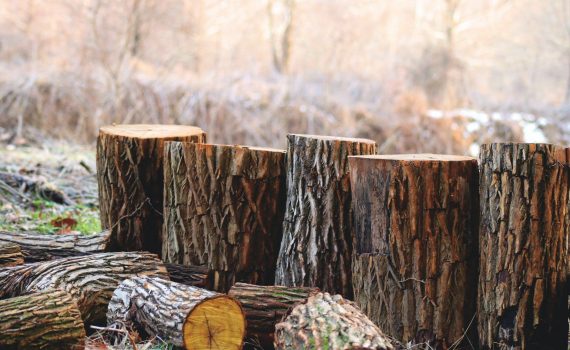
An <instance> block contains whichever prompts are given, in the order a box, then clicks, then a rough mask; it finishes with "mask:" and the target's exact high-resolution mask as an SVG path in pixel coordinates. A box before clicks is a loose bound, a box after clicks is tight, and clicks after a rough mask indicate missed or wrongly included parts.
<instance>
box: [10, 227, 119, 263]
mask: <svg viewBox="0 0 570 350" xmlns="http://www.w3.org/2000/svg"><path fill="white" fill-rule="evenodd" d="M110 234H111V233H110V231H104V232H101V233H98V234H94V235H88V236H87V235H81V234H65V235H46V234H41V233H16V232H3V231H0V242H4V243H12V244H17V245H19V246H20V247H21V249H22V253H23V254H24V260H25V261H26V262H37V261H46V260H53V259H59V258H64V257H70V256H81V255H87V254H93V253H102V252H105V251H108V250H109V249H110Z"/></svg>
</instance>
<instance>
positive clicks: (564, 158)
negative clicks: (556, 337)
mask: <svg viewBox="0 0 570 350" xmlns="http://www.w3.org/2000/svg"><path fill="white" fill-rule="evenodd" d="M557 152H558V153H557V156H558V158H559V159H560V162H561V163H562V164H563V166H564V170H565V171H566V181H567V183H568V185H567V190H568V197H567V205H566V218H565V223H566V224H565V225H564V229H565V230H566V284H567V285H568V283H570V257H569V256H568V253H569V251H568V245H569V244H570V238H569V237H568V234H570V147H566V148H564V147H561V148H560V149H559V150H557ZM566 292H567V293H568V295H569V296H570V287H568V286H567V287H566ZM568 300H569V302H570V298H569V299H568ZM568 310H569V314H568V317H569V318H570V309H568ZM568 339H569V340H570V337H569V338H568Z"/></svg>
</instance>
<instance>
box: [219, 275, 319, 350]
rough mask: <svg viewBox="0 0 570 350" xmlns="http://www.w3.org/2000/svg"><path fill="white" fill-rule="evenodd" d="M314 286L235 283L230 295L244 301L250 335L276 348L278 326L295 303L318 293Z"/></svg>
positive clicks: (263, 345) (242, 303)
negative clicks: (276, 327) (275, 338)
mask: <svg viewBox="0 0 570 350" xmlns="http://www.w3.org/2000/svg"><path fill="white" fill-rule="evenodd" d="M318 292H319V289H318V288H314V287H284V286H256V285H253V284H247V283H236V284H235V285H234V286H233V287H232V289H230V291H229V293H228V294H229V295H230V296H231V297H234V298H235V299H236V300H237V301H239V302H240V303H241V306H242V308H243V310H244V311H245V317H246V320H247V337H248V340H249V341H251V342H252V343H254V344H260V345H261V346H262V347H263V348H264V349H271V348H273V341H274V333H275V325H276V324H277V323H279V322H281V321H282V320H283V316H285V314H286V313H287V311H288V310H289V309H290V308H292V307H293V306H295V305H297V304H299V303H302V302H304V301H306V300H307V298H308V297H310V296H311V295H314V294H317V293H318Z"/></svg>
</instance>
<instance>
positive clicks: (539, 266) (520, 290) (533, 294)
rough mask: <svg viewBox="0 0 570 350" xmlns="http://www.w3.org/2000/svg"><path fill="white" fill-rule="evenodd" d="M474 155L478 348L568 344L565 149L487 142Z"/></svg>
mask: <svg viewBox="0 0 570 350" xmlns="http://www.w3.org/2000/svg"><path fill="white" fill-rule="evenodd" d="M479 160H480V164H481V175H480V191H481V196H480V198H481V203H480V207H481V224H480V231H479V239H480V267H479V268H480V274H479V293H478V295H479V300H478V323H479V338H480V345H481V349H495V348H497V347H505V348H507V347H508V348H513V349H565V348H566V345H567V338H566V337H567V334H568V322H567V319H566V317H567V292H566V265H567V239H568V227H567V225H565V223H566V222H565V219H566V218H567V217H566V216H567V207H568V173H567V171H566V170H565V169H564V165H565V164H564V163H563V162H564V161H565V160H564V157H563V156H562V152H561V151H559V150H557V149H556V148H555V146H552V145H545V144H516V143H512V144H511V143H505V144H485V145H482V146H481V151H480V158H479ZM566 166H567V165H566Z"/></svg>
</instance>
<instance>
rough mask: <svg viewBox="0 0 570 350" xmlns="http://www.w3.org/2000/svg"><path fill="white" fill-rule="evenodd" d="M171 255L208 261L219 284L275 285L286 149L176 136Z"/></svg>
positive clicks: (167, 212) (169, 192)
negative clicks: (202, 141) (200, 141)
mask: <svg viewBox="0 0 570 350" xmlns="http://www.w3.org/2000/svg"><path fill="white" fill-rule="evenodd" d="M165 153H166V155H165V159H164V195H165V197H164V198H165V202H164V229H163V238H162V240H163V250H162V256H163V259H164V260H165V261H168V262H172V263H178V264H185V265H202V264H206V265H207V266H208V269H209V271H210V277H211V282H212V283H213V285H212V289H213V290H217V291H220V292H227V291H228V290H229V289H230V288H231V286H232V285H233V284H234V282H236V281H240V282H248V283H256V284H273V281H274V279H275V263H276V261H277V253H278V252H279V243H280V241H281V229H282V225H283V216H284V205H285V151H282V150H275V149H266V148H256V147H246V146H226V145H211V144H196V143H182V142H168V143H167V145H166V151H165Z"/></svg>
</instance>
